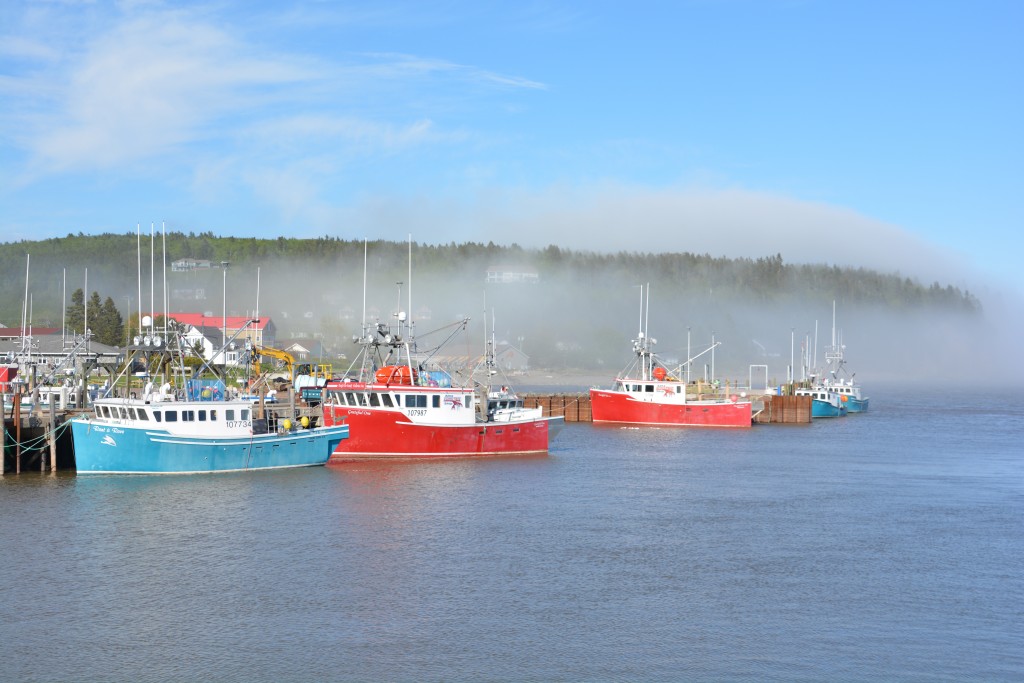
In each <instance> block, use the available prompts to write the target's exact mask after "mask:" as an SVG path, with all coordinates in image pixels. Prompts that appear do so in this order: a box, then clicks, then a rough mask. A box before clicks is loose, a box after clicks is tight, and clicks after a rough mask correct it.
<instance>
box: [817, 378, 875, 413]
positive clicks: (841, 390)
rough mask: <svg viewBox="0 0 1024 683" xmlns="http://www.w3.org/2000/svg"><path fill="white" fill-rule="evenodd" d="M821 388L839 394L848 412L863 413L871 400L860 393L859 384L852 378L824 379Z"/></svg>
mask: <svg viewBox="0 0 1024 683" xmlns="http://www.w3.org/2000/svg"><path fill="white" fill-rule="evenodd" d="M821 388H822V389H824V390H825V391H831V392H832V393H834V394H839V396H840V397H841V398H842V399H844V400H845V403H846V412H848V413H863V412H864V411H866V410H867V409H868V403H869V402H870V401H871V399H870V398H868V397H867V396H863V395H862V394H861V390H860V386H859V385H857V384H854V382H853V379H852V378H851V379H849V380H846V381H843V380H839V379H837V380H828V379H826V380H825V381H824V382H823V383H822V386H821Z"/></svg>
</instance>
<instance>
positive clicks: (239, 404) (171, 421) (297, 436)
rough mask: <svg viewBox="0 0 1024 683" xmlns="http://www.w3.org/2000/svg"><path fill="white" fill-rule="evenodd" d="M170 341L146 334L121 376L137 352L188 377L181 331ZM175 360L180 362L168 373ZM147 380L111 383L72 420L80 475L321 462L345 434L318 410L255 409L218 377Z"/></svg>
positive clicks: (207, 470) (147, 362)
mask: <svg viewBox="0 0 1024 683" xmlns="http://www.w3.org/2000/svg"><path fill="white" fill-rule="evenodd" d="M142 324H143V325H148V324H150V318H149V317H148V316H147V317H144V318H143V319H142ZM243 329H244V328H243ZM240 332H241V330H240V331H239V333H240ZM239 333H236V336H237V334H239ZM171 338H172V343H171V344H169V345H167V346H165V345H164V344H163V342H162V338H161V337H159V336H158V335H155V334H154V335H147V336H146V338H145V340H144V343H142V344H140V343H139V341H140V340H139V339H138V338H137V339H136V341H135V345H134V348H133V349H132V350H133V354H132V356H131V358H130V359H129V360H128V362H126V363H125V370H124V372H123V373H122V376H124V375H126V374H127V372H128V371H129V369H131V368H133V367H135V362H134V360H135V359H137V358H140V357H144V358H145V359H146V360H145V365H144V367H147V368H148V367H153V366H155V365H158V366H160V367H161V368H163V370H164V375H163V376H167V375H173V376H175V377H184V376H186V374H187V373H186V368H185V365H184V362H183V359H184V358H185V357H186V356H188V355H189V354H190V353H191V350H190V348H189V346H188V345H187V344H185V343H183V342H182V339H181V335H180V331H172V333H171ZM232 341H233V338H232V339H231V340H228V342H226V343H225V345H224V348H227V346H228V343H230V342H232ZM168 347H169V348H168ZM174 364H177V365H178V367H177V368H176V369H174V370H172V366H173V365H174ZM204 370H206V371H212V369H211V368H210V367H209V365H208V364H207V363H206V362H205V361H204V362H203V364H202V368H200V370H199V371H198V372H197V373H196V374H199V373H201V372H203V371H204ZM146 377H147V379H148V381H147V382H146V384H145V389H144V390H143V391H142V392H141V397H138V396H137V395H136V393H135V392H134V391H132V390H131V378H127V382H128V386H127V388H125V390H124V395H123V396H121V397H116V396H111V395H110V394H111V392H112V391H113V387H114V386H116V385H117V384H118V381H117V380H115V382H114V383H113V385H110V386H109V387H108V388H107V389H106V390H105V392H104V395H103V396H101V397H98V398H95V399H93V401H92V412H91V413H90V414H86V415H83V416H81V417H77V418H75V419H73V420H71V435H72V440H73V444H74V450H75V469H76V470H77V471H78V474H199V473H211V472H241V471H248V470H271V469H283V468H290V467H312V466H315V465H324V464H326V463H327V460H328V459H329V458H330V457H331V454H332V453H333V452H334V450H335V449H336V448H337V447H338V444H340V443H341V442H342V441H343V440H345V439H347V438H348V435H349V427H348V425H347V424H332V425H324V422H323V412H322V411H321V412H320V414H319V416H317V415H313V416H312V417H310V416H309V415H306V416H303V417H301V418H296V417H294V416H295V415H296V412H295V411H294V406H292V407H291V409H290V413H288V414H285V415H283V416H282V415H278V414H276V413H269V414H264V413H262V412H260V413H257V410H258V408H257V407H256V406H254V405H253V402H252V399H249V398H239V397H229V396H228V392H227V390H226V386H225V384H224V382H223V380H221V379H188V380H185V381H183V382H181V383H179V384H180V386H179V388H177V389H175V388H172V385H171V384H170V383H169V382H168V383H164V384H162V385H160V386H159V388H157V385H156V384H154V382H153V381H152V379H153V378H149V377H148V375H147V376H146ZM289 414H290V415H292V417H288V415H289ZM257 415H259V417H257ZM314 423H318V424H314Z"/></svg>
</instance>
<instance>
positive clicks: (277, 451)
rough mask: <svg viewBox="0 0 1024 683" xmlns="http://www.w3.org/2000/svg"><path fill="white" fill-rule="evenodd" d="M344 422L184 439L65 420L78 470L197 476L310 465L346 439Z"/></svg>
mask: <svg viewBox="0 0 1024 683" xmlns="http://www.w3.org/2000/svg"><path fill="white" fill-rule="evenodd" d="M348 432H349V428H348V425H344V424H338V425H335V426H333V427H317V428H314V429H298V430H294V431H290V432H285V433H281V434H277V433H274V434H260V435H248V436H237V437H208V436H203V437H190V436H183V435H171V434H169V433H168V432H167V431H165V430H160V429H145V428H135V427H126V426H120V425H111V424H103V423H100V422H96V421H92V420H87V419H81V418H80V419H75V420H72V421H71V433H72V437H73V439H74V448H75V468H76V470H77V472H78V474H199V473H213V472H238V471H247V470H262V469H281V468H290V467H313V466H317V465H323V464H325V463H326V462H327V459H328V458H329V457H330V455H331V453H332V452H333V451H334V449H335V448H337V445H338V444H339V443H342V442H343V441H344V440H345V439H346V438H347V437H348Z"/></svg>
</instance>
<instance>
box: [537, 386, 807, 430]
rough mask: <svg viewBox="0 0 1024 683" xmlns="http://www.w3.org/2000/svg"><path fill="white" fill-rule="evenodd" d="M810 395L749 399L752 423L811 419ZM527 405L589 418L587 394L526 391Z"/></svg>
mask: <svg viewBox="0 0 1024 683" xmlns="http://www.w3.org/2000/svg"><path fill="white" fill-rule="evenodd" d="M811 400H812V399H811V397H810V396H772V395H766V396H760V397H756V398H754V399H753V403H754V406H753V408H754V420H753V421H754V424H759V425H761V424H807V423H809V422H810V421H811ZM523 402H524V404H525V405H526V407H527V408H535V407H537V406H540V407H541V408H543V410H544V413H543V414H544V415H545V416H549V417H564V418H565V421H566V422H592V421H593V413H592V412H591V409H590V394H589V393H586V394H526V395H524V396H523Z"/></svg>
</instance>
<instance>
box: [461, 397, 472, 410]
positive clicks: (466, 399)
mask: <svg viewBox="0 0 1024 683" xmlns="http://www.w3.org/2000/svg"><path fill="white" fill-rule="evenodd" d="M470 400H471V399H470V397H469V396H463V397H462V404H463V405H464V406H466V407H467V408H469V407H470Z"/></svg>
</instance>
